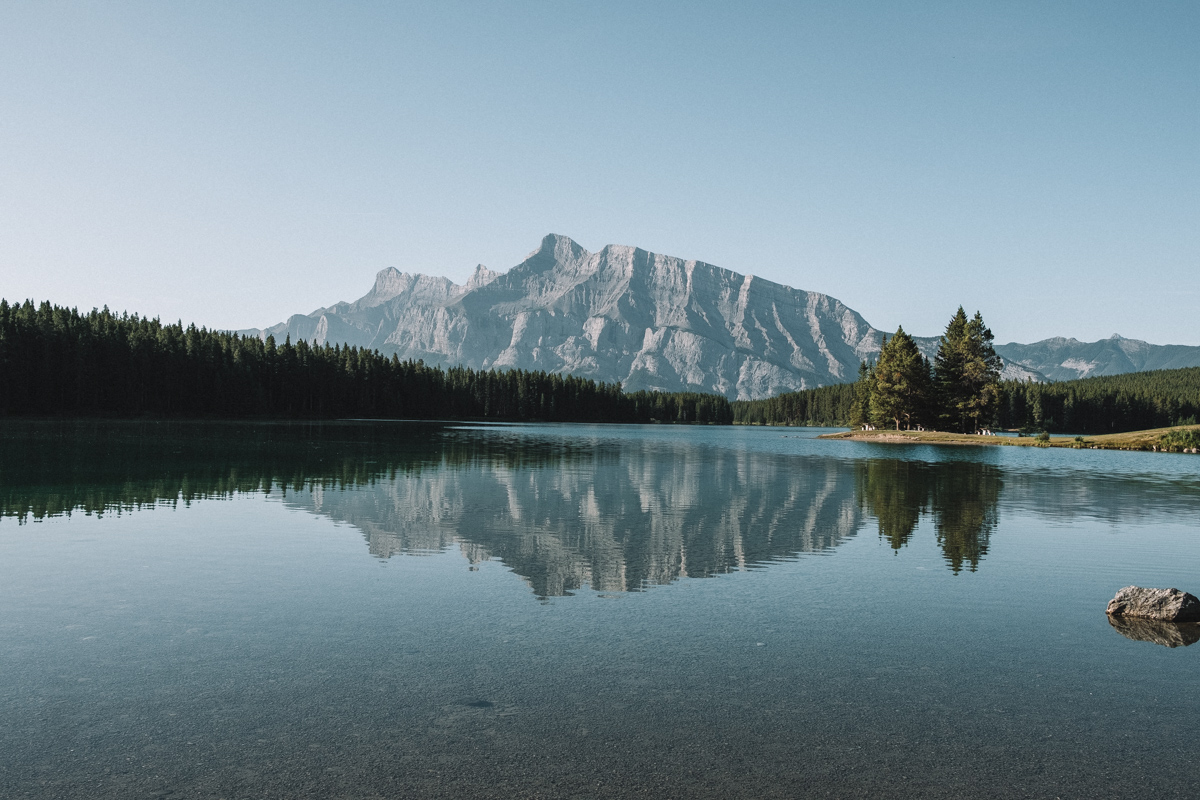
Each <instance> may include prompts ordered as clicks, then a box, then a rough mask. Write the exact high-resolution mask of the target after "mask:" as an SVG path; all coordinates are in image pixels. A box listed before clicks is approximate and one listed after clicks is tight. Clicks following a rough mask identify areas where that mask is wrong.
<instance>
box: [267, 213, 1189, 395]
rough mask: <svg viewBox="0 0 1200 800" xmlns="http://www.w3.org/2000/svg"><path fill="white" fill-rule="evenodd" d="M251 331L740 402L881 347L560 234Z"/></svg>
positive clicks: (621, 250)
mask: <svg viewBox="0 0 1200 800" xmlns="http://www.w3.org/2000/svg"><path fill="white" fill-rule="evenodd" d="M244 333H247V334H253V335H258V336H263V337H265V336H267V335H269V334H271V335H274V336H275V338H276V340H278V341H282V340H283V338H284V336H285V335H289V336H291V338H292V341H293V342H295V341H299V340H300V339H305V340H308V341H315V342H316V343H317V344H325V343H334V342H339V343H343V344H351V345H357V346H360V347H368V348H373V349H377V350H380V351H381V352H383V353H386V354H392V353H395V354H397V355H398V356H399V357H400V358H402V359H409V358H411V359H414V360H416V359H423V360H425V361H426V362H427V363H434V364H443V365H452V364H461V365H463V366H468V367H472V368H476V369H491V368H500V369H504V368H521V369H529V370H544V371H547V372H556V373H563V374H573V375H580V376H584V377H589V378H594V379H596V380H601V381H609V382H616V381H620V382H621V384H622V385H623V386H624V387H625V388H626V389H629V390H639V389H661V390H666V391H683V390H687V391H704V392H716V393H719V394H724V395H726V396H728V397H730V398H735V399H751V398H760V397H768V396H771V395H775V394H780V393H782V392H787V391H793V390H796V389H804V388H811V387H814V386H821V385H826V384H831V383H842V382H845V381H852V380H854V377H855V375H856V374H857V371H858V364H859V361H860V360H861V359H864V358H867V359H869V358H871V357H873V356H874V355H875V354H877V353H878V352H879V347H880V341H881V339H882V332H881V331H878V330H876V329H875V328H873V327H872V326H871V325H870V324H868V323H867V321H866V320H864V319H863V318H862V316H861V315H860V314H858V313H857V312H856V311H854V310H853V309H851V308H848V307H847V306H846V305H844V304H843V303H841V302H840V301H839V300H837V299H835V298H832V297H829V296H828V295H825V294H821V293H819V292H810V291H805V290H803V289H795V288H792V287H789V286H785V285H783V284H779V283H773V282H771V281H767V280H763V279H761V278H753V277H751V276H749V275H742V274H739V273H737V272H733V271H731V270H727V269H723V268H721V267H717V266H713V265H711V264H706V263H704V262H701V261H695V260H685V259H681V258H676V257H673V256H666V255H661V254H657V253H652V252H649V251H647V250H643V249H640V248H636V247H630V246H627V245H607V246H605V247H604V248H602V249H601V250H599V251H598V252H595V253H592V252H589V251H588V250H586V249H585V248H583V247H581V246H580V245H579V244H578V243H576V242H575V241H573V240H572V239H570V238H569V237H567V236H561V235H558V234H550V235H548V236H546V237H545V238H544V239H542V242H541V244H540V245H539V246H538V248H537V249H535V250H534V251H533V252H532V253H530V254H529V256H528V257H527V258H526V259H525V260H524V261H522V262H521V263H520V264H517V265H516V266H514V267H513V268H512V269H510V270H509V271H508V272H506V273H498V272H494V271H492V270H490V269H488V268H487V267H485V266H483V265H482V264H480V265H478V266H477V267H476V268H475V271H474V273H473V274H472V275H471V277H470V278H469V279H468V280H467V281H466V283H465V284H464V285H462V286H459V285H458V284H455V283H454V282H452V281H450V280H449V279H447V278H442V277H434V276H429V275H420V274H409V273H405V272H401V271H400V270H397V269H395V268H388V269H385V270H382V271H381V272H379V274H378V275H377V276H376V278H375V285H374V286H373V287H372V289H371V291H370V292H368V293H367V294H366V295H365V296H364V297H362V298H361V299H360V300H358V301H356V302H354V303H339V304H337V305H335V306H330V307H328V308H322V309H318V310H317V311H314V312H312V313H311V314H308V315H299V314H297V315H295V316H293V317H290V318H289V319H288V320H287V321H286V322H282V323H279V324H278V325H275V326H273V327H271V328H268V329H266V330H261V331H260V330H252V331H244ZM917 340H918V343H919V346H920V347H921V348H922V352H925V353H926V354H927V355H932V353H933V352H934V351H936V349H937V341H938V339H937V337H917ZM996 350H997V352H998V353H999V355H1000V356H1001V358H1002V359H1004V361H1005V372H1004V375H1005V377H1012V378H1018V379H1022V380H1023V379H1032V380H1043V379H1045V377H1049V378H1051V379H1061V378H1066V377H1079V376H1081V375H1105V374H1116V373H1118V372H1130V371H1135V370H1140V369H1160V368H1168V367H1173V366H1195V365H1200V348H1181V347H1160V346H1158V345H1149V344H1146V343H1145V342H1138V341H1136V340H1130V339H1123V338H1117V339H1108V340H1102V341H1100V342H1096V343H1092V344H1087V343H1083V342H1078V341H1076V340H1074V339H1065V338H1061V337H1060V338H1056V339H1048V340H1046V341H1043V342H1039V343H1037V344H1034V345H1022V344H1017V343H1010V344H1007V345H998V346H997V347H996Z"/></svg>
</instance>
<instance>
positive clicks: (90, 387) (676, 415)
mask: <svg viewBox="0 0 1200 800" xmlns="http://www.w3.org/2000/svg"><path fill="white" fill-rule="evenodd" d="M0 415H16V416H50V417H54V416H59V417H62V416H84V417H86V416H103V417H140V416H163V417H176V418H182V417H209V418H230V419H236V418H248V417H266V418H290V419H336V418H345V417H373V418H393V419H398V418H404V419H487V420H507V421H551V422H553V421H561V422H687V423H719V424H729V423H730V422H732V420H733V411H732V408H731V407H730V404H729V401H728V400H727V399H726V398H724V397H722V396H720V395H712V394H702V393H698V392H646V391H639V392H625V391H623V390H622V389H621V385H620V384H619V383H606V382H597V381H593V380H590V379H587V378H580V377H575V376H570V375H567V376H564V375H559V374H552V373H547V372H542V371H532V370H519V369H511V370H475V369H471V368H467V367H450V368H448V369H443V368H441V367H440V366H430V365H428V364H425V363H424V362H423V361H413V360H406V361H401V360H400V359H399V358H398V357H397V356H395V355H392V356H391V357H388V356H385V355H383V354H381V353H379V352H378V351H375V350H368V349H366V348H359V347H351V346H344V347H343V346H341V345H330V344H325V345H315V344H309V343H308V342H305V341H299V342H296V343H295V344H293V343H292V342H291V341H290V339H287V340H285V341H284V342H283V344H279V343H277V342H276V341H275V339H274V337H267V339H266V340H265V341H264V340H260V339H258V338H257V337H252V336H249V337H248V336H241V335H238V334H236V333H230V332H227V331H216V330H208V329H206V328H197V327H196V326H195V325H188V326H187V327H184V326H183V325H182V323H175V324H163V323H162V322H161V321H159V320H158V319H148V318H144V317H139V316H137V315H136V314H134V315H130V314H120V315H118V314H115V313H113V312H111V311H109V310H108V309H107V308H104V309H101V310H95V309H93V310H92V311H91V312H89V313H86V314H82V313H80V312H79V311H78V310H77V309H69V308H66V307H60V306H54V305H51V304H50V303H49V302H43V303H41V304H40V305H36V306H35V305H34V303H33V302H32V301H29V300H26V301H25V302H24V303H20V304H11V305H10V304H9V303H8V302H7V301H6V300H3V299H0Z"/></svg>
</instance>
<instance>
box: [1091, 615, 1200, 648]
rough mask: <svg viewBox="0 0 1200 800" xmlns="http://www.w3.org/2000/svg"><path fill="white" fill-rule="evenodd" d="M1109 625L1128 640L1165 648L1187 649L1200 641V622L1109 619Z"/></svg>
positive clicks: (1129, 618)
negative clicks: (1159, 645) (1151, 643)
mask: <svg viewBox="0 0 1200 800" xmlns="http://www.w3.org/2000/svg"><path fill="white" fill-rule="evenodd" d="M1108 624H1109V625H1112V626H1113V628H1115V629H1116V631H1117V633H1119V634H1121V635H1122V636H1124V637H1125V638H1126V639H1133V640H1134V641H1137V642H1153V643H1154V644H1161V645H1162V646H1164V647H1187V646H1188V645H1193V644H1195V643H1196V642H1198V641H1200V622H1159V621H1158V620H1156V619H1142V618H1140V617H1109V618H1108Z"/></svg>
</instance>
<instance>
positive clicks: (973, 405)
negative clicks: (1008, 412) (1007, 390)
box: [934, 306, 1000, 433]
mask: <svg viewBox="0 0 1200 800" xmlns="http://www.w3.org/2000/svg"><path fill="white" fill-rule="evenodd" d="M994 338H995V337H994V336H993V335H992V331H991V329H990V328H988V327H987V326H986V325H984V324H983V317H982V316H981V315H980V313H979V312H978V311H976V312H975V317H974V319H970V320H968V319H967V315H966V312H964V311H963V309H962V306H959V307H958V311H957V312H956V313H955V315H954V317H953V318H951V320H950V323H949V324H948V325H947V326H946V332H945V333H944V334H942V338H941V341H940V342H939V343H938V351H937V355H936V356H935V357H934V376H935V377H934V385H935V395H936V401H937V406H938V410H939V415H940V417H941V419H942V421H943V422H945V423H946V424H947V425H948V426H949V427H951V428H955V429H957V430H958V431H960V432H963V433H966V432H967V431H968V430H970V431H971V432H975V431H978V430H979V428H980V426H981V425H982V424H985V423H989V422H991V420H992V419H993V418H994V417H995V415H996V412H997V410H998V401H999V397H1000V357H999V356H997V355H996V351H995V349H994V348H993V347H992V341H993V339H994Z"/></svg>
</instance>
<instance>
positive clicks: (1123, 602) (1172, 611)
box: [1108, 586, 1200, 622]
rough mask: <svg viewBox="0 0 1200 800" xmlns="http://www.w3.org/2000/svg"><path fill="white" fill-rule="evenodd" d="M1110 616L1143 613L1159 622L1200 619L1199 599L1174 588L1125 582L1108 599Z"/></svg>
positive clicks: (1131, 615) (1137, 615) (1140, 615)
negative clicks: (1121, 587)
mask: <svg viewBox="0 0 1200 800" xmlns="http://www.w3.org/2000/svg"><path fill="white" fill-rule="evenodd" d="M1108 613H1109V615H1110V616H1114V617H1143V618H1146V619H1157V620H1162V621H1163V622H1200V600H1198V599H1196V597H1195V596H1194V595H1190V594H1188V593H1187V592H1181V591H1179V590H1178V589H1144V588H1142V587H1141V586H1126V587H1125V588H1124V589H1122V590H1121V591H1119V592H1117V596H1116V597H1114V598H1113V599H1112V600H1110V601H1109V603H1108Z"/></svg>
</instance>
